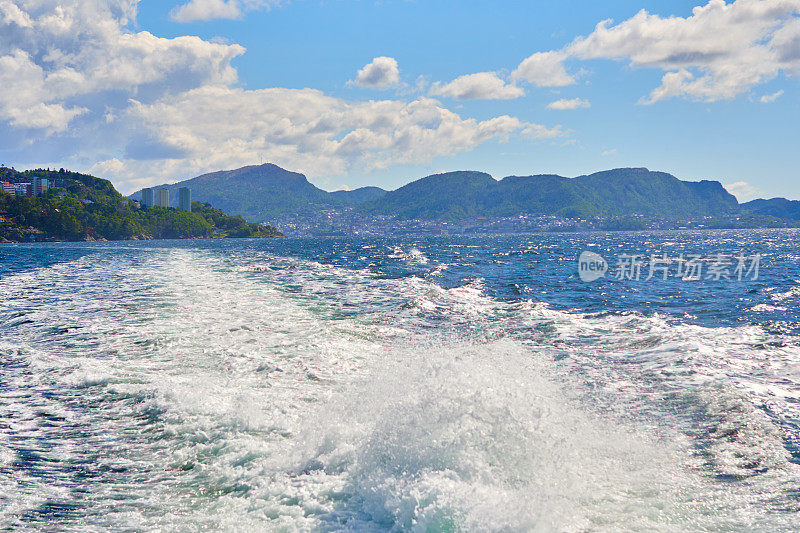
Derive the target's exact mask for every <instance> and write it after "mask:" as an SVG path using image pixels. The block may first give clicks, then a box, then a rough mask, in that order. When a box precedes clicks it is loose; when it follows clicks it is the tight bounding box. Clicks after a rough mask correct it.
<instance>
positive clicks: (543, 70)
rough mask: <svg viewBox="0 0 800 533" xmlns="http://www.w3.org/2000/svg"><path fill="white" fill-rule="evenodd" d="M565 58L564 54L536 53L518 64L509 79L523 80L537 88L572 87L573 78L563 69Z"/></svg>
mask: <svg viewBox="0 0 800 533" xmlns="http://www.w3.org/2000/svg"><path fill="white" fill-rule="evenodd" d="M566 58H567V54H565V53H564V52H536V53H535V54H533V55H532V56H530V57H528V58H527V59H525V60H524V61H523V62H522V63H520V65H519V66H518V67H517V68H516V70H514V72H512V73H511V79H512V80H524V81H527V82H529V83H532V84H533V85H536V86H537V87H563V86H565V85H572V84H573V83H575V78H574V77H573V76H572V75H571V74H568V73H567V70H566V69H565V68H564V65H563V61H564V60H565V59H566Z"/></svg>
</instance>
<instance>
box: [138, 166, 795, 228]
mask: <svg viewBox="0 0 800 533" xmlns="http://www.w3.org/2000/svg"><path fill="white" fill-rule="evenodd" d="M161 187H164V188H167V189H169V190H170V192H171V194H170V198H171V200H172V201H173V202H174V203H177V196H178V195H177V189H178V188H179V187H189V188H191V190H192V198H193V200H195V201H201V202H209V203H211V204H213V205H214V206H216V207H218V208H220V209H222V210H224V211H226V212H229V213H232V214H238V215H242V216H243V217H245V218H246V219H248V220H252V221H259V222H263V221H267V220H273V219H275V218H277V217H282V216H286V215H289V214H291V215H294V216H303V215H309V216H311V215H314V214H315V213H319V212H321V211H324V210H326V209H331V208H352V209H353V210H355V211H357V212H362V213H364V214H373V215H386V216H394V217H397V218H399V219H421V220H454V221H457V220H464V219H470V218H479V217H486V218H490V217H508V216H514V215H519V214H530V215H554V216H560V217H565V218H588V217H621V216H631V215H641V216H646V217H654V218H662V219H671V220H677V219H694V218H702V217H730V216H736V215H752V216H762V217H777V218H781V219H790V220H800V202H798V201H790V200H786V199H784V198H774V199H771V200H754V201H752V202H748V203H745V204H740V203H739V202H738V201H737V200H736V198H735V197H734V196H733V195H732V194H730V193H729V192H728V191H726V190H725V188H724V187H723V186H722V184H721V183H720V182H719V181H709V180H703V181H682V180H680V179H678V178H676V177H675V176H673V175H671V174H668V173H665V172H656V171H651V170H648V169H646V168H617V169H613V170H605V171H602V172H596V173H594V174H588V175H584V176H578V177H575V178H567V177H564V176H558V175H554V174H538V175H531V176H508V177H506V178H503V179H501V180H496V179H494V178H493V177H492V176H490V175H489V174H486V173H484V172H474V171H459V172H447V173H443V174H435V175H432V176H427V177H424V178H421V179H418V180H416V181H412V182H411V183H409V184H407V185H404V186H402V187H400V188H398V189H396V190H393V191H386V190H384V189H381V188H379V187H362V188H360V189H355V190H349V191H336V192H327V191H324V190H322V189H320V188H318V187H316V186H315V185H313V184H312V183H310V182H309V181H308V179H307V178H306V177H305V176H304V175H303V174H299V173H297V172H291V171H288V170H285V169H283V168H281V167H279V166H277V165H273V164H264V165H258V166H247V167H243V168H239V169H236V170H228V171H219V172H212V173H210V174H204V175H202V176H198V177H196V178H192V179H189V180H185V181H181V182H178V183H173V184H170V185H163V186H161ZM131 197H132V198H140V197H141V191H138V192H136V193H134V194H133V195H131Z"/></svg>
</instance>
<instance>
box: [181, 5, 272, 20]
mask: <svg viewBox="0 0 800 533" xmlns="http://www.w3.org/2000/svg"><path fill="white" fill-rule="evenodd" d="M280 4H281V0H189V2H187V3H185V4H182V5H180V6H178V7H176V8H175V9H173V10H172V11H171V12H170V17H172V20H174V21H176V22H195V21H197V20H204V21H205V20H215V19H238V18H241V17H242V16H243V15H244V13H245V11H253V10H258V9H270V8H272V7H276V6H278V5H280Z"/></svg>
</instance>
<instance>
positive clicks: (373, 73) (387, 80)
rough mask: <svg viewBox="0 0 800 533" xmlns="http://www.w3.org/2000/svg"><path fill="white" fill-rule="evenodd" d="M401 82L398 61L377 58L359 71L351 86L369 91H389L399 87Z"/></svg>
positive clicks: (389, 58)
mask: <svg viewBox="0 0 800 533" xmlns="http://www.w3.org/2000/svg"><path fill="white" fill-rule="evenodd" d="M399 81H400V68H399V67H398V66H397V60H396V59H395V58H393V57H385V56H381V57H376V58H375V59H373V60H372V61H371V62H370V63H368V64H367V65H364V68H362V69H361V70H359V71H358V75H357V76H356V79H355V80H354V81H351V82H349V83H350V84H354V85H358V86H359V87H366V88H369V89H387V88H389V87H391V86H393V85H397V84H398V82H399Z"/></svg>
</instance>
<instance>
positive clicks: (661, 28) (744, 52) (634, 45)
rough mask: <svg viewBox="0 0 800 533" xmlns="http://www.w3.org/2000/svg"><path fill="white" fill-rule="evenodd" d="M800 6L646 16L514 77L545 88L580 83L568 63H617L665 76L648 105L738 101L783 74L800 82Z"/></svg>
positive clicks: (604, 30)
mask: <svg viewBox="0 0 800 533" xmlns="http://www.w3.org/2000/svg"><path fill="white" fill-rule="evenodd" d="M799 14H800V0H736V1H734V2H732V3H730V4H728V3H725V1H724V0H711V1H709V2H708V3H707V4H706V5H704V6H698V7H695V8H694V9H693V10H692V14H691V16H688V17H677V16H670V17H662V16H660V15H654V14H650V13H648V12H647V11H645V10H642V11H640V12H639V13H637V14H636V15H634V16H633V17H631V18H629V19H627V20H625V21H623V22H620V23H619V24H616V25H615V24H614V23H613V22H612V21H611V20H605V21H602V22H600V23H599V24H598V25H597V27H596V28H595V29H594V31H593V32H592V33H591V34H590V35H588V36H586V37H579V38H577V39H575V40H574V41H573V42H572V43H570V44H569V45H568V46H566V47H565V48H563V49H562V50H558V51H552V52H538V53H536V54H533V55H532V56H530V57H529V58H527V59H525V60H524V61H523V62H522V63H521V64H520V65H519V67H518V68H517V69H516V70H515V71H514V73H513V74H512V77H513V78H515V79H521V80H526V81H529V82H530V83H533V84H535V85H539V86H559V85H569V84H571V83H574V82H575V79H574V77H573V76H571V75H570V74H568V73H567V72H566V70H565V68H564V66H563V62H564V61H565V60H566V59H570V58H572V59H579V60H589V59H612V60H619V61H627V62H628V63H629V64H630V65H631V66H632V67H636V68H656V69H660V70H662V71H664V75H663V77H662V80H661V85H660V86H658V87H656V88H655V89H653V91H652V92H651V93H650V94H649V95H648V96H646V97H644V98H642V100H641V103H644V104H652V103H655V102H658V101H661V100H664V99H667V98H674V97H682V98H690V99H694V100H701V101H707V102H713V101H717V100H722V99H730V98H733V97H735V96H737V95H739V94H741V93H743V92H746V91H748V90H749V89H750V88H752V87H753V86H755V85H758V84H760V83H763V82H765V81H768V80H771V79H773V78H775V77H776V76H777V75H778V74H779V73H780V72H781V71H783V72H786V73H788V74H791V75H794V76H798V75H800V18H798V15H799Z"/></svg>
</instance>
